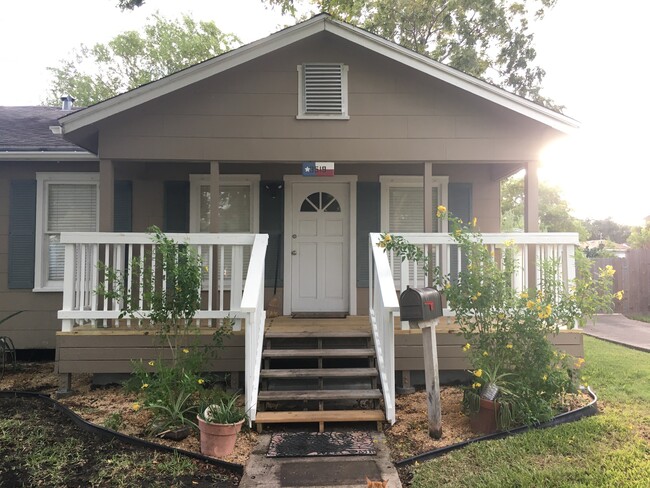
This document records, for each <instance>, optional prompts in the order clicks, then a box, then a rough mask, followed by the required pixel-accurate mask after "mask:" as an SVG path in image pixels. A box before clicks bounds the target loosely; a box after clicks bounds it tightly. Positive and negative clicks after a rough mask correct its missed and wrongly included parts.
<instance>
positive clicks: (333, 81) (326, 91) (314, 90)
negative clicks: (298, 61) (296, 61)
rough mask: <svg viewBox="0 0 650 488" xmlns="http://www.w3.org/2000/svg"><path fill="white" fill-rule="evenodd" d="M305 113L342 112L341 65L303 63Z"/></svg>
mask: <svg viewBox="0 0 650 488" xmlns="http://www.w3.org/2000/svg"><path fill="white" fill-rule="evenodd" d="M304 82H305V85H304V86H305V91H304V94H305V114H343V65H341V64H305V65H304Z"/></svg>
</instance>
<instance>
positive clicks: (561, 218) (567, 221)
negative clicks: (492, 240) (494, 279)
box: [501, 178, 588, 241]
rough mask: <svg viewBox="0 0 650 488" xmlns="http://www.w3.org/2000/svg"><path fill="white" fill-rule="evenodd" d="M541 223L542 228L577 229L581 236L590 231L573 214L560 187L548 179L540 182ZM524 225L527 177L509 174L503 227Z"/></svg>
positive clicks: (514, 228) (503, 194)
mask: <svg viewBox="0 0 650 488" xmlns="http://www.w3.org/2000/svg"><path fill="white" fill-rule="evenodd" d="M539 227H540V229H541V230H542V231H543V232H577V233H578V234H579V235H580V240H581V241H584V240H586V239H587V236H588V232H587V229H586V228H585V227H584V225H583V224H582V222H581V221H580V220H578V219H576V218H575V217H573V216H571V209H570V207H569V204H568V203H567V201H566V200H564V199H563V198H562V196H561V194H560V190H558V189H557V188H555V187H553V186H549V185H547V184H545V183H540V185H539ZM523 229H524V180H523V179H522V178H508V179H507V180H504V181H503V182H502V183H501V230H502V231H503V232H513V231H514V232H517V231H522V230H523Z"/></svg>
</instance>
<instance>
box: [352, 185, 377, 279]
mask: <svg viewBox="0 0 650 488" xmlns="http://www.w3.org/2000/svg"><path fill="white" fill-rule="evenodd" d="M380 208H381V207H380V186H379V182H377V181H359V182H358V183H357V287H359V288H368V259H369V254H368V253H369V251H368V234H369V233H370V232H380V231H381V229H380Z"/></svg>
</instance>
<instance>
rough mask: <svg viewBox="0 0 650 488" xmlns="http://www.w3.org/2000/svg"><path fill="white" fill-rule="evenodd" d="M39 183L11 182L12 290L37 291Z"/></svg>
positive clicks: (9, 278) (33, 181)
mask: <svg viewBox="0 0 650 488" xmlns="http://www.w3.org/2000/svg"><path fill="white" fill-rule="evenodd" d="M35 234H36V180H12V181H11V186H10V190H9V256H8V257H9V269H8V271H9V277H8V287H9V288H10V289H32V288H34V252H35V245H36V241H35Z"/></svg>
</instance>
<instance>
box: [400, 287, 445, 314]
mask: <svg viewBox="0 0 650 488" xmlns="http://www.w3.org/2000/svg"><path fill="white" fill-rule="evenodd" d="M399 313H400V320H403V321H407V320H408V321H409V322H410V321H417V322H424V321H427V320H435V319H437V318H438V317H442V298H441V297H440V293H438V292H437V291H436V290H435V289H434V288H411V287H408V286H407V287H406V290H404V292H403V293H402V294H401V295H400V297H399Z"/></svg>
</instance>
